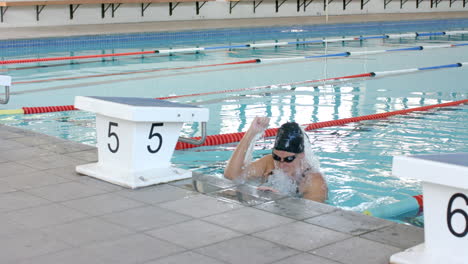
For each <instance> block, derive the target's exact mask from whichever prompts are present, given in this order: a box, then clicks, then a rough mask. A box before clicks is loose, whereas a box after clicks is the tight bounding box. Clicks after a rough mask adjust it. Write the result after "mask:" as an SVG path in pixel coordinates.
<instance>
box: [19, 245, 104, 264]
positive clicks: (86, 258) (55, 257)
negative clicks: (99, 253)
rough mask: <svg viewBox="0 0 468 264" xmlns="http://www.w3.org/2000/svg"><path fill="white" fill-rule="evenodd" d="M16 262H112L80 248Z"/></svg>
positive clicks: (41, 263) (56, 263)
mask: <svg viewBox="0 0 468 264" xmlns="http://www.w3.org/2000/svg"><path fill="white" fill-rule="evenodd" d="M18 264H113V262H112V261H108V262H106V261H104V260H103V259H100V258H98V257H96V256H93V255H90V254H88V253H87V252H86V251H85V250H83V249H81V248H72V249H66V250H62V251H59V252H54V253H50V254H46V255H41V256H36V257H32V258H28V259H25V260H22V261H19V262H18Z"/></svg>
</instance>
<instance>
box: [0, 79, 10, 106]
mask: <svg viewBox="0 0 468 264" xmlns="http://www.w3.org/2000/svg"><path fill="white" fill-rule="evenodd" d="M0 86H3V87H5V98H4V99H0V104H7V103H8V101H9V100H10V86H11V76H8V75H0Z"/></svg>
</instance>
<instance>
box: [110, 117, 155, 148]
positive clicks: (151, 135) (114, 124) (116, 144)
mask: <svg viewBox="0 0 468 264" xmlns="http://www.w3.org/2000/svg"><path fill="white" fill-rule="evenodd" d="M118 126H119V123H117V122H109V129H108V132H107V137H108V138H109V139H111V138H114V141H115V142H114V144H111V143H107V147H108V149H109V151H110V152H112V153H117V151H119V147H120V140H119V136H118V135H117V133H116V132H115V131H114V129H113V127H118ZM162 126H164V123H152V124H151V129H150V131H149V135H148V139H149V140H154V139H153V138H155V137H156V138H157V143H156V145H154V146H153V147H152V146H151V145H147V146H146V148H147V150H148V152H149V153H151V154H154V153H157V152H158V151H159V150H160V149H161V146H162V144H163V138H162V136H161V134H160V133H158V132H155V131H154V130H155V127H162Z"/></svg>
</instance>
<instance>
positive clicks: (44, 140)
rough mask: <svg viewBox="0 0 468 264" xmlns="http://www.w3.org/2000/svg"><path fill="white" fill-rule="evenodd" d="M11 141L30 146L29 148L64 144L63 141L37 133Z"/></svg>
mask: <svg viewBox="0 0 468 264" xmlns="http://www.w3.org/2000/svg"><path fill="white" fill-rule="evenodd" d="M12 140H14V141H16V142H18V143H21V144H23V145H26V146H30V147H32V146H39V145H44V144H47V145H49V144H55V143H62V142H64V140H63V139H60V138H56V137H51V136H47V135H44V134H39V133H35V134H29V135H27V136H24V137H14V138H12Z"/></svg>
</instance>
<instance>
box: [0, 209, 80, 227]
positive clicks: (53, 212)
mask: <svg viewBox="0 0 468 264" xmlns="http://www.w3.org/2000/svg"><path fill="white" fill-rule="evenodd" d="M4 217H5V218H6V219H8V220H10V221H12V222H15V223H19V224H21V225H23V226H25V227H28V228H42V227H47V226H53V225H57V224H62V223H67V222H70V221H73V220H77V219H80V218H85V217H87V215H85V214H83V213H80V212H78V211H76V210H73V209H70V208H67V207H65V206H62V205H60V204H56V203H53V204H47V205H43V206H37V207H33V208H27V209H23V210H18V211H13V212H10V213H6V214H4Z"/></svg>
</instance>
